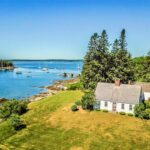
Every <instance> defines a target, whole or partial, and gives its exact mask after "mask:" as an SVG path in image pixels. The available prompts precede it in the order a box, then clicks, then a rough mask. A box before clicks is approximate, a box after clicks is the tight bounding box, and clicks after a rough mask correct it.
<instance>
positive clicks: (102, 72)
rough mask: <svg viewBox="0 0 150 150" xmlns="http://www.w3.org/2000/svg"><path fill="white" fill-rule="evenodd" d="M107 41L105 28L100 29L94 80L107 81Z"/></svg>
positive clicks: (108, 58)
mask: <svg viewBox="0 0 150 150" xmlns="http://www.w3.org/2000/svg"><path fill="white" fill-rule="evenodd" d="M109 60H110V56H109V42H108V35H107V33H106V31H105V30H103V31H102V33H101V36H100V39H99V45H98V53H97V63H98V70H97V74H96V76H95V77H96V78H97V79H96V82H109V78H108V71H109Z"/></svg>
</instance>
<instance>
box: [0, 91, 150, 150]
mask: <svg viewBox="0 0 150 150" xmlns="http://www.w3.org/2000/svg"><path fill="white" fill-rule="evenodd" d="M82 96H83V92H81V91H79V90H76V91H75V90H74V91H62V92H60V93H58V94H56V95H53V96H51V97H48V98H45V99H42V100H39V101H37V102H32V103H29V104H28V109H29V111H27V112H26V113H25V114H23V115H21V116H20V117H21V119H22V120H24V122H25V123H26V125H27V127H26V128H24V129H22V130H20V131H16V130H15V129H14V128H13V127H12V126H10V124H9V121H5V122H2V123H1V124H0V149H16V150H20V149H32V150H34V149H38V150H43V149H47V150H49V149H61V150H77V149H79V150H99V149H102V150H104V149H116V150H117V149H118V150H119V149H120V148H121V149H123V150H126V149H137V150H138V149H145V150H148V149H149V147H150V143H149V140H150V136H149V135H150V128H149V127H150V121H145V120H142V119H138V118H135V117H130V116H127V115H119V114H112V113H105V112H101V111H86V110H83V109H79V110H78V111H76V112H72V111H71V110H70V107H71V105H72V104H73V103H75V102H76V101H77V100H80V99H82ZM133 137H134V138H133Z"/></svg>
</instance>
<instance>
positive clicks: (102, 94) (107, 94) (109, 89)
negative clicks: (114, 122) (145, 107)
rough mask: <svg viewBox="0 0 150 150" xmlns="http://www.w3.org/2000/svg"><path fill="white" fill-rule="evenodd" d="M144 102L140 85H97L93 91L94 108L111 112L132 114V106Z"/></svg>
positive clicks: (117, 81)
mask: <svg viewBox="0 0 150 150" xmlns="http://www.w3.org/2000/svg"><path fill="white" fill-rule="evenodd" d="M143 100H144V94H143V91H142V87H141V86H140V85H131V84H120V81H119V80H116V81H115V83H114V84H113V83H98V84H97V87H96V90H95V101H96V104H95V108H96V109H106V110H108V111H113V112H125V113H133V112H134V106H135V105H136V104H139V103H141V102H142V101H143Z"/></svg>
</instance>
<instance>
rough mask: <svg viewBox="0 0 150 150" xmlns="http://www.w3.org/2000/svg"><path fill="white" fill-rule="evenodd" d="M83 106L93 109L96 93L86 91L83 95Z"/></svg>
mask: <svg viewBox="0 0 150 150" xmlns="http://www.w3.org/2000/svg"><path fill="white" fill-rule="evenodd" d="M81 102H82V108H83V109H88V110H93V107H94V93H93V92H91V91H87V92H85V94H84V95H83V96H82V100H81Z"/></svg>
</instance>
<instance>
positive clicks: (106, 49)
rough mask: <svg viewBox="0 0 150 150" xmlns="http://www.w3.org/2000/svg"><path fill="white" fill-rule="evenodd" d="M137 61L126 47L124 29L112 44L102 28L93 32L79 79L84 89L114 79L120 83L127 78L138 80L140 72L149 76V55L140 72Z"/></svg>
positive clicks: (92, 87) (126, 80)
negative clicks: (99, 32) (99, 31)
mask: <svg viewBox="0 0 150 150" xmlns="http://www.w3.org/2000/svg"><path fill="white" fill-rule="evenodd" d="M110 48H111V49H110ZM137 62H138V63H139V61H137ZM137 62H136V60H135V59H132V57H131V54H130V53H129V51H128V49H127V42H126V30H125V29H123V30H122V31H121V33H120V36H119V38H117V39H115V41H114V42H113V43H112V44H110V43H109V41H108V35H107V32H106V30H103V31H102V33H101V35H98V33H94V34H93V35H92V36H91V38H90V41H89V44H88V52H87V53H86V55H85V58H84V65H83V69H82V74H81V81H82V83H83V86H84V88H85V89H94V88H95V86H96V84H97V82H109V83H112V82H114V80H115V79H119V80H121V82H122V83H127V82H128V81H129V80H133V81H135V80H138V79H139V78H140V76H141V74H142V75H146V76H147V78H149V77H150V67H149V66H150V56H146V58H145V65H144V66H143V72H142V73H141V71H140V69H139V68H140V67H138V65H137ZM136 69H137V70H138V72H140V73H141V74H140V75H138V74H137V71H136ZM146 81H147V80H146Z"/></svg>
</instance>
